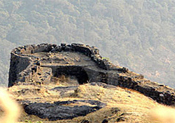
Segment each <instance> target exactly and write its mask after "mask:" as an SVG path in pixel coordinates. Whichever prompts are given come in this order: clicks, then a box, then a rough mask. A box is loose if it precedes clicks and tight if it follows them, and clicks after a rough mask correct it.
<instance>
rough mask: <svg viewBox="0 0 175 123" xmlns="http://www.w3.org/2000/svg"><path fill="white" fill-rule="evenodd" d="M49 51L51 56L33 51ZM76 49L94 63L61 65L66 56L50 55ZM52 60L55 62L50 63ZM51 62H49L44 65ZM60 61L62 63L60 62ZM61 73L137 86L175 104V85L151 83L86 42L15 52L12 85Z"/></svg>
mask: <svg viewBox="0 0 175 123" xmlns="http://www.w3.org/2000/svg"><path fill="white" fill-rule="evenodd" d="M43 52H44V53H47V54H48V59H46V58H44V57H37V56H35V55H33V54H36V53H43ZM62 52H72V53H79V54H83V55H84V56H86V57H87V58H89V59H90V62H93V63H94V64H89V65H86V64H80V65H79V64H62V65H61V64H60V63H61V62H62V61H61V60H62V59H61V60H60V59H59V58H57V59H56V58H50V56H49V55H50V54H52V53H55V54H59V53H62ZM49 60H52V62H54V64H52V63H50V64H48V61H49ZM46 61H47V64H44V63H45V62H46ZM58 62H60V63H59V64H56V63H58ZM60 74H66V75H72V76H75V77H76V78H77V80H78V82H79V83H80V84H82V83H85V82H94V81H96V82H104V83H107V84H111V85H116V86H120V87H125V88H130V89H134V90H136V91H139V92H141V93H143V94H144V95H146V96H148V97H150V98H152V99H154V100H156V101H157V102H160V103H163V104H166V105H175V90H174V89H173V88H170V87H167V86H165V85H161V84H159V83H156V82H151V81H149V80H147V79H145V78H144V76H143V75H140V74H137V73H134V72H132V71H129V70H128V69H127V68H125V67H120V66H117V65H113V64H112V63H111V62H110V61H108V60H107V59H105V58H103V57H102V56H101V55H100V54H99V50H98V49H97V48H95V47H90V46H88V45H84V44H76V43H73V44H70V45H67V44H61V45H60V46H57V45H55V44H40V45H26V46H22V47H18V48H15V49H14V50H13V51H12V52H11V62H10V71H9V85H8V86H9V87H10V86H13V85H14V84H15V83H18V82H31V83H32V82H39V83H43V84H48V83H49V82H51V79H52V77H53V76H58V75H60Z"/></svg>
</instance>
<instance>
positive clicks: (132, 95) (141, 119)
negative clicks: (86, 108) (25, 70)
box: [9, 84, 162, 123]
mask: <svg viewBox="0 0 175 123" xmlns="http://www.w3.org/2000/svg"><path fill="white" fill-rule="evenodd" d="M55 86H58V85H53V84H52V85H49V86H47V88H48V89H49V88H53V87H55ZM59 86H63V85H59ZM39 88H40V89H39ZM24 89H30V90H31V91H28V92H23V93H22V90H24ZM38 89H39V91H37V92H36V91H35V90H38ZM9 91H10V93H12V94H13V97H14V98H16V99H18V100H30V101H36V99H35V98H36V97H40V98H41V99H39V100H38V102H50V103H51V102H53V101H60V100H74V99H80V100H81V99H85V100H86V99H87V100H89V99H92V100H99V101H101V102H104V103H107V106H106V107H105V108H102V109H101V110H99V111H96V112H93V113H90V114H88V115H86V116H85V117H77V118H74V119H72V120H60V121H52V122H53V123H54V122H55V123H69V122H70V123H74V122H75V123H77V122H81V121H82V120H84V119H87V120H89V121H91V122H92V123H101V122H102V121H103V119H108V120H109V123H114V122H116V121H117V119H118V118H120V119H124V120H125V121H124V122H128V123H135V122H138V123H158V122H156V121H154V120H151V119H150V117H149V116H150V113H151V112H152V109H154V108H157V107H162V106H161V105H160V104H158V103H156V102H155V101H153V100H152V99H150V98H148V97H146V96H144V95H142V94H140V93H138V92H135V91H132V90H128V89H123V88H120V87H116V88H103V87H101V86H97V85H96V86H92V85H90V84H84V85H80V86H79V87H78V89H76V91H70V92H67V94H66V95H64V96H60V95H59V94H58V93H56V92H54V91H48V90H47V89H46V86H41V87H40V86H33V85H30V86H29V85H27V86H24V85H20V86H13V87H12V88H10V89H9ZM70 95H71V96H70ZM78 105H83V104H78ZM117 111H118V112H117ZM25 120H31V121H33V122H36V121H43V122H44V123H49V122H51V121H47V119H40V118H38V117H36V116H32V115H31V116H30V115H27V114H26V113H25V112H23V113H22V115H21V117H20V119H19V121H20V122H22V121H25ZM159 123H160V122H159Z"/></svg>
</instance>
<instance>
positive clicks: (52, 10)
mask: <svg viewBox="0 0 175 123" xmlns="http://www.w3.org/2000/svg"><path fill="white" fill-rule="evenodd" d="M174 29H175V2H174V1H172V0H161V1H160V0H151V1H150V0H64V1H63V0H30V1H29V0H1V1H0V73H1V74H0V81H1V83H2V84H4V83H3V82H6V83H7V78H8V69H9V68H8V67H9V58H10V51H11V50H12V49H13V48H14V47H16V46H19V45H26V44H38V43H42V42H47V43H56V44H60V43H61V42H67V43H73V42H78V43H85V44H89V45H91V46H92V45H94V46H96V47H98V48H99V49H100V52H101V54H102V56H104V57H108V58H110V60H111V61H112V62H114V63H115V64H119V65H120V66H125V67H128V68H129V69H130V70H133V71H135V72H137V73H142V74H144V75H145V76H146V78H148V79H151V80H152V81H157V82H161V83H164V84H166V85H170V86H172V87H175V84H174V80H175V76H174V74H175V61H174V60H173V58H174V57H175V52H174V49H175V41H174V37H175V31H174ZM7 63H8V64H7Z"/></svg>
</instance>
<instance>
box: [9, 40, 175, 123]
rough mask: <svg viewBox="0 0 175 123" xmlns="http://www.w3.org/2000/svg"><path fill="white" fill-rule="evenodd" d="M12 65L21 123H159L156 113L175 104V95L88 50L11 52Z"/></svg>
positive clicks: (46, 48)
mask: <svg viewBox="0 0 175 123" xmlns="http://www.w3.org/2000/svg"><path fill="white" fill-rule="evenodd" d="M10 63H11V64H10V73H9V89H8V90H9V92H10V93H11V94H12V97H13V98H14V99H15V100H17V102H18V103H19V104H21V106H22V107H23V112H22V116H21V117H20V119H19V121H25V120H31V121H43V122H46V123H47V122H60V123H61V122H75V123H76V122H80V123H81V122H85V121H83V120H88V121H90V122H92V123H94V122H99V123H100V122H102V121H103V120H105V119H106V120H108V121H109V122H111V123H113V122H139V123H140V122H141V123H149V122H151V123H153V122H154V121H155V123H156V122H158V121H156V120H155V119H151V117H150V116H152V112H154V111H153V109H154V108H159V107H163V106H162V105H161V104H159V103H163V104H166V105H171V106H174V104H175V102H174V97H175V93H174V92H175V90H174V89H172V88H170V87H168V86H165V85H161V84H159V83H156V82H151V81H150V80H147V79H145V78H144V76H143V75H140V74H137V73H134V72H132V71H130V70H128V69H127V68H125V67H120V66H116V65H114V64H112V63H111V62H110V61H109V60H107V59H105V58H103V57H102V56H101V55H100V54H99V50H98V49H97V48H96V47H93V46H92V47H90V46H89V45H84V44H76V43H73V44H68V45H67V44H61V45H56V44H39V45H26V46H22V47H18V48H15V49H14V50H13V51H12V52H11V62H10ZM158 102H159V103H158Z"/></svg>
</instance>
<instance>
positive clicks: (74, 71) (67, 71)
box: [54, 66, 89, 84]
mask: <svg viewBox="0 0 175 123" xmlns="http://www.w3.org/2000/svg"><path fill="white" fill-rule="evenodd" d="M60 75H65V76H75V77H76V78H77V80H78V83H79V84H83V83H87V82H88V81H89V77H88V75H87V73H86V71H85V70H84V69H83V68H82V67H78V66H60V67H58V68H57V69H56V71H55V73H54V76H55V77H58V76H60Z"/></svg>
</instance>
